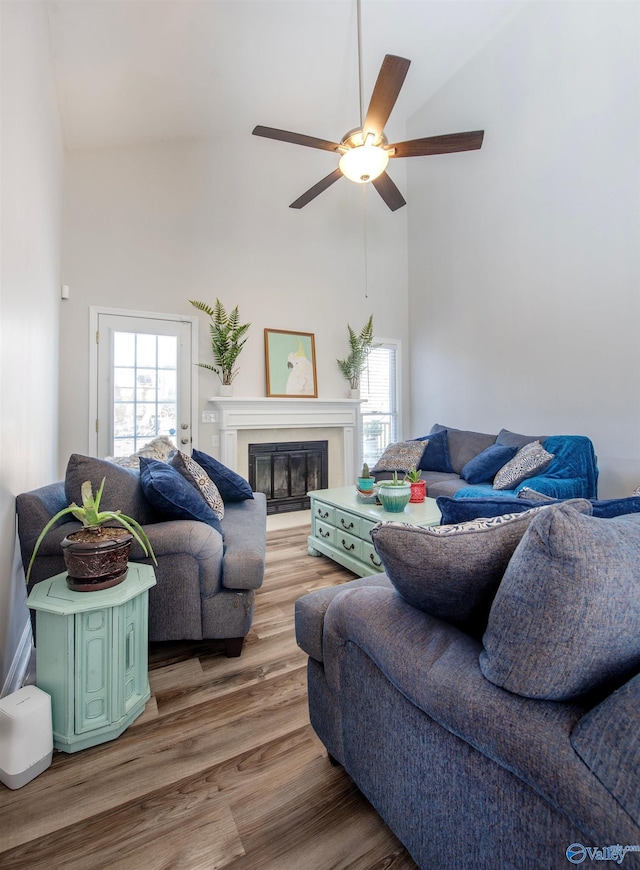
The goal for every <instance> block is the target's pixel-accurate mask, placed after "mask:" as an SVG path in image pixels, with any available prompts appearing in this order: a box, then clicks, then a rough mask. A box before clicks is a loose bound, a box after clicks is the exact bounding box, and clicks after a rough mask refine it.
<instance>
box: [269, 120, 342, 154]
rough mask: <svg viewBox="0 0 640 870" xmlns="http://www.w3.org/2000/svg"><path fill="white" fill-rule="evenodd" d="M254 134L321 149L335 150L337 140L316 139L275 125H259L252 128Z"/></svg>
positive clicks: (337, 147) (336, 148)
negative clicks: (277, 127) (279, 128)
mask: <svg viewBox="0 0 640 870" xmlns="http://www.w3.org/2000/svg"><path fill="white" fill-rule="evenodd" d="M252 133H253V135H254V136H264V138H265V139H278V140H279V141H280V142H291V143H292V144H293V145H306V146H307V147H308V148H321V149H322V150H323V151H337V150H338V149H339V148H340V146H339V145H338V143H337V142H329V141H328V140H327V139H317V138H316V137H315V136H305V135H304V133H290V132H289V131H288V130H278V129H276V128H275V127H261V126H260V125H258V126H257V127H254V128H253V130H252Z"/></svg>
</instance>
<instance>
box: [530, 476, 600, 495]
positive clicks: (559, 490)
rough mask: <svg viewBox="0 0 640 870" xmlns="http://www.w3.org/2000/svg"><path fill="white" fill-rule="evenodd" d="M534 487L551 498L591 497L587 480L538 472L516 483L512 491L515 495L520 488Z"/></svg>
mask: <svg viewBox="0 0 640 870" xmlns="http://www.w3.org/2000/svg"><path fill="white" fill-rule="evenodd" d="M525 488H527V489H534V490H535V491H536V492H540V493H542V495H548V496H550V497H551V498H591V497H592V496H591V495H590V494H589V493H590V490H589V488H588V486H587V481H586V480H584V479H582V478H578V477H571V478H558V477H548V476H546V475H544V474H539V475H537V476H536V477H528V478H527V479H526V480H523V481H522V483H520V484H518V486H517V487H516V488H515V490H514V493H515V495H517V494H518V493H519V492H520V490H521V489H525Z"/></svg>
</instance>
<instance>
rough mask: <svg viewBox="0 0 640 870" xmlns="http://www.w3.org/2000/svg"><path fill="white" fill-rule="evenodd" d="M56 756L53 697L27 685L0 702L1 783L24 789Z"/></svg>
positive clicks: (9, 786)
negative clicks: (52, 708) (52, 718)
mask: <svg viewBox="0 0 640 870" xmlns="http://www.w3.org/2000/svg"><path fill="white" fill-rule="evenodd" d="M52 757H53V729H52V724H51V697H50V696H49V695H47V693H46V692H43V691H42V690H41V689H38V688H36V686H25V687H24V688H22V689H18V691H17V692H14V693H13V694H12V695H7V696H6V697H5V698H2V699H0V781H1V782H3V783H4V784H5V785H6V786H7V787H8V788H22V786H23V785H26V784H27V783H28V782H31V780H32V779H35V777H36V776H38V774H40V773H42V772H43V771H45V770H46V769H47V768H48V767H49V765H50V764H51V759H52Z"/></svg>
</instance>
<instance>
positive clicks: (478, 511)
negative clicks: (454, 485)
mask: <svg viewBox="0 0 640 870" xmlns="http://www.w3.org/2000/svg"><path fill="white" fill-rule="evenodd" d="M562 501H563V499H556V498H550V499H545V500H544V501H540V500H539V499H535V500H534V499H528V498H500V497H497V498H452V497H450V496H444V495H441V496H439V497H438V498H437V499H436V504H437V505H438V508H439V510H440V513H441V514H442V520H441V522H442V525H443V526H445V525H446V526H448V525H455V524H456V523H466V522H469V520H475V519H477V518H478V517H499V516H502V514H517V513H521V512H522V511H528V510H530V509H531V508H532V507H539V506H540V505H541V504H553V503H559V502H562ZM588 501H589V502H590V503H591V505H592V506H593V516H594V517H598V518H599V519H612V518H613V517H619V516H622V515H623V514H635V513H640V497H638V496H631V497H630V498H610V499H596V498H590V499H588Z"/></svg>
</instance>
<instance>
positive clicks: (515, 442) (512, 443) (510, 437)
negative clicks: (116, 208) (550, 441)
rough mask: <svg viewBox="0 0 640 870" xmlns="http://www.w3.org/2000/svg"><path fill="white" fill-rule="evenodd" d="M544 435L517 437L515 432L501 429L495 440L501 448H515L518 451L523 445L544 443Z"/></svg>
mask: <svg viewBox="0 0 640 870" xmlns="http://www.w3.org/2000/svg"><path fill="white" fill-rule="evenodd" d="M546 437H547V436H546V435H519V434H518V433H517V432H510V431H509V430H508V429H501V430H500V431H499V432H498V437H497V438H496V444H500V445H501V446H502V447H516V448H517V449H518V450H520V448H521V447H524V446H525V444H531V442H532V441H544V439H545V438H546Z"/></svg>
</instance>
